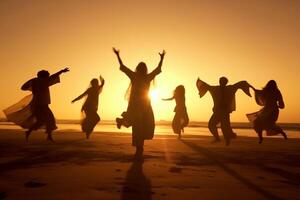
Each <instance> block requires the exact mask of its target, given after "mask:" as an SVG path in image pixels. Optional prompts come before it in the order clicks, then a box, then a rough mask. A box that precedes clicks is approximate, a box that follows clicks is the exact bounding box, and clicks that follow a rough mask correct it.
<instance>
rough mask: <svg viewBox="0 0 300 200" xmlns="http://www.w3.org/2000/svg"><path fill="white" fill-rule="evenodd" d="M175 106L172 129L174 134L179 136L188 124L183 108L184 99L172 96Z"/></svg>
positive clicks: (186, 114) (185, 111)
mask: <svg viewBox="0 0 300 200" xmlns="http://www.w3.org/2000/svg"><path fill="white" fill-rule="evenodd" d="M174 98H175V101H176V106H175V108H174V112H175V115H174V118H173V121H172V128H173V132H174V133H175V134H180V133H181V131H183V128H184V127H186V126H187V125H188V124H189V116H188V113H187V109H186V106H185V97H184V96H183V97H182V96H179V95H177V94H175V95H174Z"/></svg>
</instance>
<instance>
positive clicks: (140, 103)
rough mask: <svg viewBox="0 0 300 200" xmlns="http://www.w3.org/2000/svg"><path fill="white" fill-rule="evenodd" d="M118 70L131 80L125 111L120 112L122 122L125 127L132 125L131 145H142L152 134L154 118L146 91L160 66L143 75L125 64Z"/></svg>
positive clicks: (159, 70) (158, 71)
mask: <svg viewBox="0 0 300 200" xmlns="http://www.w3.org/2000/svg"><path fill="white" fill-rule="evenodd" d="M120 70H121V71H123V72H124V73H125V74H126V75H127V76H128V77H129V78H130V81H131V86H130V89H129V91H130V96H129V102H128V107H127V111H126V112H124V113H123V114H122V116H123V118H124V122H123V124H124V125H125V126H127V127H129V126H132V145H133V146H143V144H144V140H149V139H152V138H153V136H154V129H155V120H154V114H153V110H152V106H151V101H150V98H149V96H148V93H149V89H150V85H151V81H152V80H153V79H154V78H155V76H156V75H157V74H159V73H160V72H161V66H160V67H157V68H156V69H155V70H153V71H152V72H151V73H149V74H146V75H143V76H141V75H139V74H138V73H137V72H133V71H131V70H130V69H129V68H127V67H125V66H121V67H120Z"/></svg>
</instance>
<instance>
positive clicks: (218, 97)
mask: <svg viewBox="0 0 300 200" xmlns="http://www.w3.org/2000/svg"><path fill="white" fill-rule="evenodd" d="M196 86H197V88H198V91H199V95H200V97H203V96H204V95H205V94H206V93H207V91H209V92H210V94H211V96H212V98H213V101H214V108H213V110H214V111H218V110H219V109H225V112H229V113H231V112H232V111H235V110H236V100H235V93H236V91H237V90H238V89H241V90H242V91H243V92H244V93H245V94H247V95H248V96H250V97H251V94H250V85H249V84H248V83H247V81H240V82H238V83H236V84H234V85H228V86H225V88H224V91H222V90H221V87H220V86H210V85H208V84H207V83H205V82H204V81H202V80H200V79H198V80H197V82H196Z"/></svg>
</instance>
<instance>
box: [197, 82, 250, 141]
mask: <svg viewBox="0 0 300 200" xmlns="http://www.w3.org/2000/svg"><path fill="white" fill-rule="evenodd" d="M219 83H220V85H219V86H210V85H208V84H207V83H205V82H203V81H202V80H200V79H199V78H198V80H197V83H196V85H197V88H198V91H199V95H200V97H203V96H204V95H205V94H206V92H207V91H209V92H210V94H211V96H212V98H213V102H214V107H213V114H212V116H211V118H210V120H209V122H208V128H209V130H210V132H211V133H212V135H213V136H214V137H215V139H214V141H212V143H215V142H220V138H219V134H218V129H217V124H219V123H220V124H221V130H222V132H223V135H224V139H225V144H226V145H229V144H230V139H232V138H235V137H236V134H235V133H234V132H233V130H232V128H231V125H230V113H231V112H233V111H235V107H236V106H235V93H236V91H237V90H238V89H242V90H243V91H244V93H245V94H247V95H248V96H250V97H251V94H250V91H249V88H250V85H249V84H248V83H247V82H246V81H240V82H238V83H236V84H234V85H227V83H228V79H227V78H226V77H221V78H220V79H219Z"/></svg>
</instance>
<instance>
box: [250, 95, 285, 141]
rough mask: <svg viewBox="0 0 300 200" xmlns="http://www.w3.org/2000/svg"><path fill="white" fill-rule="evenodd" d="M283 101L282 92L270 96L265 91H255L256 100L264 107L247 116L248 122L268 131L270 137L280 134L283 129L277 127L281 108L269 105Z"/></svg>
mask: <svg viewBox="0 0 300 200" xmlns="http://www.w3.org/2000/svg"><path fill="white" fill-rule="evenodd" d="M279 99H282V96H281V93H280V91H279V90H278V91H276V93H274V94H268V93H267V92H265V91H263V90H255V100H256V103H257V104H258V105H260V106H264V107H263V108H262V109H261V110H259V111H257V112H254V113H248V114H246V116H247V118H248V120H249V121H250V122H252V123H253V124H254V126H255V127H257V128H259V129H261V130H266V132H267V135H268V136H272V135H277V134H280V133H281V131H282V129H281V128H280V127H279V126H278V125H276V121H277V119H278V116H279V108H278V105H277V104H276V103H272V104H269V102H270V101H272V102H277V101H278V100H279Z"/></svg>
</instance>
